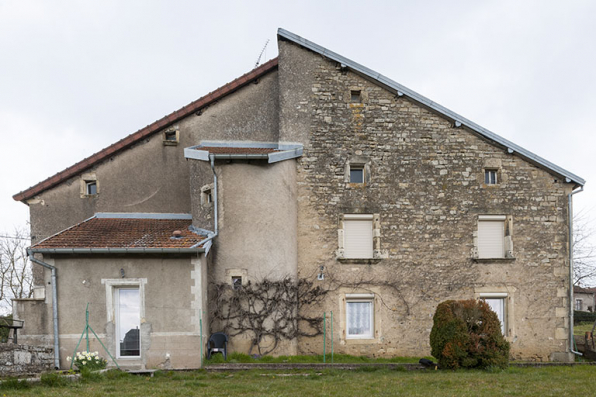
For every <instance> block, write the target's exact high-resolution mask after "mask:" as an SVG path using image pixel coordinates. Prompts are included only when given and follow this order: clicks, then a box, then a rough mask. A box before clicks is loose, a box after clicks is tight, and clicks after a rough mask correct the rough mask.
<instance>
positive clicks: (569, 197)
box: [567, 186, 584, 356]
mask: <svg viewBox="0 0 596 397" xmlns="http://www.w3.org/2000/svg"><path fill="white" fill-rule="evenodd" d="M583 191H584V187H583V186H582V187H581V188H580V189H579V190H576V191H575V192H571V193H569V194H568V195H567V202H568V205H569V209H568V212H569V351H570V352H571V353H574V354H577V355H578V356H582V355H583V354H582V353H580V352H578V351H575V350H573V348H574V346H573V345H574V342H575V337H574V335H573V310H574V307H573V277H574V276H575V275H574V272H573V195H574V194H576V193H581V192H583Z"/></svg>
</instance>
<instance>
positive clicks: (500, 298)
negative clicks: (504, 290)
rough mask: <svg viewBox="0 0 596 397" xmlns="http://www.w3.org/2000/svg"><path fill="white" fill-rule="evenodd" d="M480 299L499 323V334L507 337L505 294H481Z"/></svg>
mask: <svg viewBox="0 0 596 397" xmlns="http://www.w3.org/2000/svg"><path fill="white" fill-rule="evenodd" d="M481 298H482V299H484V301H485V302H486V303H488V305H489V306H490V308H491V309H492V311H493V312H495V313H496V314H497V317H498V318H499V321H500V322H501V332H502V333H503V336H507V326H506V323H507V302H506V301H507V295H506V294H494V295H490V294H486V295H485V294H482V295H481Z"/></svg>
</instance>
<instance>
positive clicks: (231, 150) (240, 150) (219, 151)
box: [197, 146, 281, 154]
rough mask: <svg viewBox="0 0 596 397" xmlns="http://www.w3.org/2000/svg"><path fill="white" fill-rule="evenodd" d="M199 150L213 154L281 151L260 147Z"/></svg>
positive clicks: (200, 148) (202, 148) (204, 148)
mask: <svg viewBox="0 0 596 397" xmlns="http://www.w3.org/2000/svg"><path fill="white" fill-rule="evenodd" d="M197 150H206V151H208V152H209V153H212V154H267V153H275V152H280V151H281V150H279V149H274V148H258V147H213V146H200V147H197Z"/></svg>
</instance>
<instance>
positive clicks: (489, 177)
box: [484, 170, 497, 185]
mask: <svg viewBox="0 0 596 397" xmlns="http://www.w3.org/2000/svg"><path fill="white" fill-rule="evenodd" d="M484 183H485V184H487V185H496V184H497V170H484Z"/></svg>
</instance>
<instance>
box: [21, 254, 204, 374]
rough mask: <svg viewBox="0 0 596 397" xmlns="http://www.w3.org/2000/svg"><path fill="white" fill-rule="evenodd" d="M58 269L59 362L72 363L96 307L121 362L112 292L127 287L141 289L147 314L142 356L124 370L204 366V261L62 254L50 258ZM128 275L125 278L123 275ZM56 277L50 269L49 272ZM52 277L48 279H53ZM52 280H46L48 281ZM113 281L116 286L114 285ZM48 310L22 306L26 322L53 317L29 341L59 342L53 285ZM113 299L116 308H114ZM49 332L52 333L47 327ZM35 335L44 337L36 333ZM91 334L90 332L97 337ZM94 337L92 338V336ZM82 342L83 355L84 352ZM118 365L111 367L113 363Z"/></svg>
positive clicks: (97, 320) (94, 320)
mask: <svg viewBox="0 0 596 397" xmlns="http://www.w3.org/2000/svg"><path fill="white" fill-rule="evenodd" d="M46 261H47V262H48V263H50V264H53V265H54V266H56V267H57V275H58V316H59V327H60V328H59V333H60V358H61V360H60V362H61V366H62V368H66V367H68V366H69V365H70V364H69V363H68V362H67V361H66V357H67V356H72V354H73V351H74V348H75V346H76V343H77V341H78V340H79V338H80V336H81V332H82V331H83V329H84V327H85V308H86V306H87V303H89V312H90V316H89V323H90V325H91V327H92V328H93V329H94V330H95V332H96V333H97V334H98V336H99V337H100V338H101V339H102V341H103V343H104V344H105V345H106V346H107V347H108V349H109V350H110V353H111V354H112V355H113V356H114V357H115V356H116V355H115V352H116V345H115V336H114V335H115V334H114V332H115V331H114V303H113V293H114V290H113V288H118V287H119V286H120V287H124V286H125V285H124V283H132V284H135V283H137V284H138V285H140V284H142V285H143V287H142V291H143V292H144V293H143V294H142V299H141V300H142V301H144V306H143V307H144V309H143V310H144V316H142V318H141V351H142V353H141V359H119V360H118V362H119V365H120V366H122V367H136V368H139V367H143V368H145V367H146V368H198V367H200V366H201V357H200V350H201V339H200V335H201V330H200V327H199V324H200V319H201V317H203V335H204V339H203V340H204V341H205V343H206V341H207V338H208V326H207V325H208V317H207V315H206V313H207V306H206V291H207V288H206V287H207V285H206V282H207V280H206V279H207V262H206V260H205V258H204V256H203V255H201V257H178V258H157V257H152V256H129V257H123V256H118V257H105V256H104V257H102V256H93V257H91V256H86V257H57V258H46ZM122 271H123V272H124V275H125V277H122ZM46 273H49V272H46ZM47 275H48V274H46V276H47ZM46 278H47V277H46ZM112 284H113V285H112ZM46 285H47V291H46V300H45V302H44V306H45V313H44V311H43V310H40V308H39V307H38V306H39V302H36V303H35V305H33V306H32V305H31V304H30V302H19V303H20V304H21V306H20V307H19V311H18V313H19V317H21V318H26V319H27V320H26V323H28V322H29V319H31V318H33V317H34V316H35V315H43V316H46V318H48V319H49V321H46V322H45V323H46V324H47V326H46V327H45V328H44V327H39V328H32V327H30V326H28V327H27V328H24V329H23V332H21V335H19V337H20V338H21V340H22V341H23V343H41V344H45V345H50V346H51V345H52V344H53V337H52V335H53V329H52V321H51V318H52V299H51V286H50V285H49V284H47V283H46ZM110 300H112V303H111V304H110ZM48 327H49V329H47V328H48ZM34 332H42V334H35V333H34ZM90 334H91V333H90ZM91 335H92V334H91ZM91 339H92V343H91V350H92V351H95V350H97V351H99V352H100V354H101V355H102V356H103V357H105V358H107V354H106V353H105V352H103V349H102V347H101V345H100V344H99V343H98V342H97V341H95V340H94V338H91ZM84 348H85V347H84V341H83V345H82V346H81V347H80V348H79V351H82V350H84ZM110 365H111V364H110Z"/></svg>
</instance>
